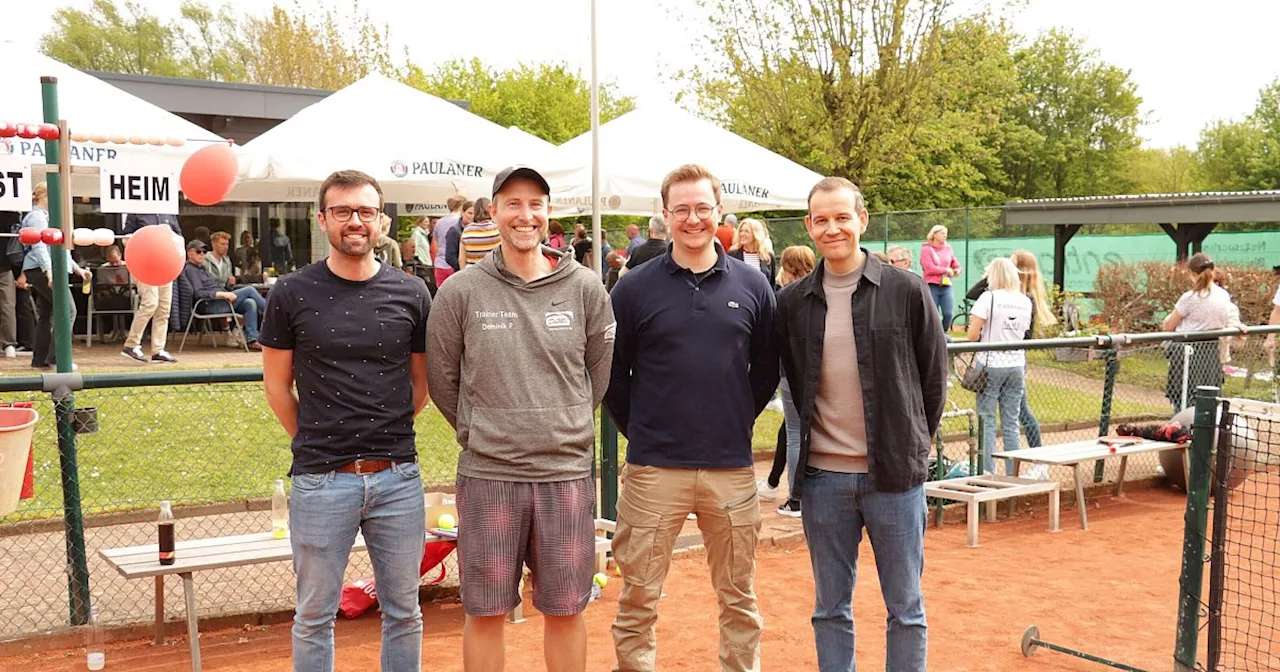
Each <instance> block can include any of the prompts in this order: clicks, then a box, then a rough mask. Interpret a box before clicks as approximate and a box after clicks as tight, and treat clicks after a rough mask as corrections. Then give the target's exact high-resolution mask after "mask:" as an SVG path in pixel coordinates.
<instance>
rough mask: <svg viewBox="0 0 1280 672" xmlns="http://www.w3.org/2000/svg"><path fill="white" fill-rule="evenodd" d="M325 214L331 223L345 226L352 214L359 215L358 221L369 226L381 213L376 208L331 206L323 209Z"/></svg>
mask: <svg viewBox="0 0 1280 672" xmlns="http://www.w3.org/2000/svg"><path fill="white" fill-rule="evenodd" d="M325 212H326V213H328V216H329V217H330V218H332V219H333V221H335V222H338V223H340V224H345V223H347V222H349V221H351V215H353V214H354V215H359V217H360V221H362V222H364V223H365V224H369V223H371V222H373V221H374V220H376V219H378V214H379V213H380V212H381V210H380V209H378V208H371V207H369V206H362V207H359V208H352V207H350V206H346V205H331V206H329V207H327V208H325Z"/></svg>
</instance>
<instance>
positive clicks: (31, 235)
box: [18, 227, 40, 245]
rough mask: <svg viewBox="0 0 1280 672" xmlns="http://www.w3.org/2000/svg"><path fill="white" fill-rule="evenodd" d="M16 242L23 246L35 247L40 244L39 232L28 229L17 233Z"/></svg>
mask: <svg viewBox="0 0 1280 672" xmlns="http://www.w3.org/2000/svg"><path fill="white" fill-rule="evenodd" d="M18 242H20V243H22V244H23V245H35V244H36V243H38V242H40V232H39V231H37V230H35V229H32V228H30V227H28V228H25V229H22V230H20V231H18Z"/></svg>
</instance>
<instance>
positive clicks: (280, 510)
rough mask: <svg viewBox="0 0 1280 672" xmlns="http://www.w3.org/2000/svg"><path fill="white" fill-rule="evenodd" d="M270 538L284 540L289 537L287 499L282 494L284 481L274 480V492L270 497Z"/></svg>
mask: <svg viewBox="0 0 1280 672" xmlns="http://www.w3.org/2000/svg"><path fill="white" fill-rule="evenodd" d="M271 536H273V537H275V538H276V539H284V538H285V537H287V536H289V498H288V496H286V495H285V494H284V479H280V478H277V479H276V491H275V493H273V494H272V495H271Z"/></svg>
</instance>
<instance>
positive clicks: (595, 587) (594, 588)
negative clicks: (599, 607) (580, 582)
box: [587, 582, 600, 602]
mask: <svg viewBox="0 0 1280 672" xmlns="http://www.w3.org/2000/svg"><path fill="white" fill-rule="evenodd" d="M598 599H600V585H599V584H597V583H594V582H593V583H592V584H591V599H590V600H587V601H588V602H595V601H596V600H598Z"/></svg>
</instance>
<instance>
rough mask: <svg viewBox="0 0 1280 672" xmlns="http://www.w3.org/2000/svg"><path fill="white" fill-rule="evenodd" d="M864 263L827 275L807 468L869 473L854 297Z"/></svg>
mask: <svg viewBox="0 0 1280 672" xmlns="http://www.w3.org/2000/svg"><path fill="white" fill-rule="evenodd" d="M865 267H866V260H865V259H864V260H863V262H862V264H860V265H859V266H858V268H856V269H854V270H853V271H851V272H849V273H845V274H843V275H838V274H835V273H832V272H831V269H830V268H826V269H824V270H823V276H822V291H823V293H824V294H825V295H826V299H827V325H826V331H825V334H824V335H823V345H822V371H821V374H820V377H819V378H818V391H817V395H816V397H815V399H814V402H813V424H812V427H811V429H810V432H809V441H810V443H809V465H810V466H813V467H817V468H818V469H825V470H827V471H838V472H843V473H852V474H865V473H867V425H866V419H865V417H864V416H863V408H862V380H861V378H860V376H859V375H858V345H857V343H856V342H855V341H854V338H853V315H852V306H853V293H854V292H855V291H857V290H858V282H859V281H860V280H861V279H862V270H863V269H864V268H865Z"/></svg>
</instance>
